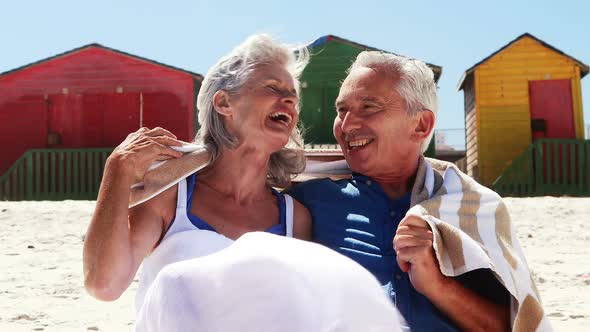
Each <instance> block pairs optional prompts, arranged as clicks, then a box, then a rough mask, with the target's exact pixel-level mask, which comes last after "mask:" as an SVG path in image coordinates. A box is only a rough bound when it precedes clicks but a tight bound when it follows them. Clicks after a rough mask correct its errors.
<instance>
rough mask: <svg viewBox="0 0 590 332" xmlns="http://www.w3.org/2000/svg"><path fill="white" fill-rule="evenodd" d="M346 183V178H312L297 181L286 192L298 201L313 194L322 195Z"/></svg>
mask: <svg viewBox="0 0 590 332" xmlns="http://www.w3.org/2000/svg"><path fill="white" fill-rule="evenodd" d="M346 183H348V179H343V180H332V179H330V178H321V179H313V180H308V181H305V182H301V183H298V184H296V185H294V186H292V187H290V188H289V189H287V190H286V193H287V194H289V195H291V196H293V197H294V198H296V199H297V200H299V201H304V200H307V199H309V198H313V197H315V196H318V197H320V196H323V195H325V194H327V193H330V192H332V191H335V190H340V189H341V188H342V186H345V185H346Z"/></svg>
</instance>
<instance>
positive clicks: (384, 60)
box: [348, 51, 438, 152]
mask: <svg viewBox="0 0 590 332" xmlns="http://www.w3.org/2000/svg"><path fill="white" fill-rule="evenodd" d="M362 67H364V68H373V69H384V70H385V71H386V74H388V75H391V76H392V77H399V83H398V84H397V92H398V93H399V95H400V96H401V97H403V98H404V100H405V101H406V107H407V111H408V114H409V115H410V116H414V115H416V114H418V113H419V112H421V111H424V110H430V111H431V112H432V113H433V114H434V118H435V121H436V117H437V114H438V96H437V94H436V83H435V82H434V73H433V72H432V69H430V68H429V67H428V66H427V65H426V64H425V63H424V62H422V61H420V60H414V59H410V58H407V57H404V56H400V55H395V54H391V53H385V52H379V51H364V52H361V53H360V54H359V55H358V56H357V58H356V60H355V61H354V63H353V64H352V65H351V66H350V68H348V73H350V72H351V71H353V70H354V69H356V68H362ZM433 135H434V129H433V130H432V132H431V133H430V135H429V136H428V138H427V139H426V140H424V143H422V152H424V151H426V150H427V149H428V145H429V144H430V140H431V139H432V136H433Z"/></svg>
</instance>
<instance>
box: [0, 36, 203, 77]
mask: <svg viewBox="0 0 590 332" xmlns="http://www.w3.org/2000/svg"><path fill="white" fill-rule="evenodd" d="M88 48H101V49H104V50H108V51H111V52H114V53H118V54H121V55H123V56H126V57H131V58H134V59H137V60H140V61H145V62H149V63H152V64H155V65H158V66H162V67H166V68H168V69H172V70H174V71H178V72H181V73H184V74H188V75H191V76H193V77H194V78H196V79H198V80H199V81H202V80H203V75H201V74H197V73H194V72H192V71H188V70H185V69H181V68H178V67H174V66H170V65H166V64H163V63H161V62H158V61H154V60H150V59H147V58H144V57H140V56H137V55H133V54H130V53H127V52H123V51H119V50H116V49H114V48H110V47H106V46H103V45H101V44H97V43H92V44H88V45H84V46H81V47H78V48H75V49H72V50H69V51H66V52H63V53H60V54H56V55H54V56H51V57H49V58H45V59H42V60H39V61H35V62H33V63H29V64H26V65H24V66H21V67H18V68H14V69H11V70H8V71H5V72H3V73H0V76H4V75H8V74H11V73H14V72H17V71H20V70H24V69H27V68H30V67H33V66H36V65H38V64H41V63H43V62H47V61H50V60H53V59H56V58H60V57H63V56H66V55H70V54H73V53H76V52H79V51H82V50H85V49H88Z"/></svg>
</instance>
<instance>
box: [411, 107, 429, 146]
mask: <svg viewBox="0 0 590 332" xmlns="http://www.w3.org/2000/svg"><path fill="white" fill-rule="evenodd" d="M433 130H434V113H433V112H432V111H431V110H423V111H422V112H420V113H419V115H418V121H417V123H416V127H415V128H414V135H413V136H414V137H415V138H416V139H418V140H420V141H423V140H425V139H426V138H428V135H430V133H431V132H432V131H433Z"/></svg>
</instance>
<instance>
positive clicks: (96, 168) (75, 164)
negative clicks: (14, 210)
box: [0, 148, 113, 201]
mask: <svg viewBox="0 0 590 332" xmlns="http://www.w3.org/2000/svg"><path fill="white" fill-rule="evenodd" d="M112 150H113V149H112V148H94V149H33V150H28V151H27V152H25V153H24V154H23V155H22V156H21V157H20V158H19V159H18V160H17V161H16V162H15V163H14V164H13V165H12V166H11V167H10V168H9V169H8V170H7V171H6V172H5V173H4V174H3V175H2V176H0V200H9V201H17V200H63V199H77V200H92V199H96V196H97V194H98V189H99V187H100V181H101V179H102V173H103V170H104V164H105V162H106V159H107V157H108V155H109V154H110V153H111V151H112Z"/></svg>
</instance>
